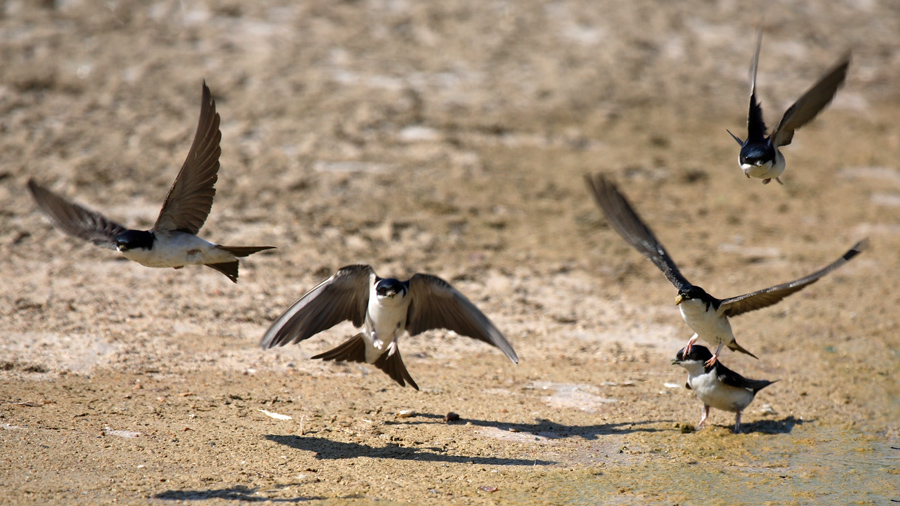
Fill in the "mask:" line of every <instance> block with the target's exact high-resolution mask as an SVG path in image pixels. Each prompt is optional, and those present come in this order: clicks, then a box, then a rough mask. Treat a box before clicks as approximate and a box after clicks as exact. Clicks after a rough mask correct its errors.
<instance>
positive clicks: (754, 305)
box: [585, 174, 868, 365]
mask: <svg viewBox="0 0 900 506" xmlns="http://www.w3.org/2000/svg"><path fill="white" fill-rule="evenodd" d="M585 179H586V181H587V184H588V188H589V189H590V190H591V194H592V195H593V196H594V200H596V202H597V205H599V206H600V209H602V210H603V214H605V215H606V220H607V221H608V222H609V224H610V225H612V227H613V228H614V229H616V231H617V232H619V235H621V236H622V238H623V239H625V242H627V243H628V244H630V245H631V246H633V247H634V249H636V250H638V251H639V252H641V253H642V254H643V255H644V256H645V257H647V258H649V259H650V261H651V262H653V264H654V265H656V267H658V268H659V270H661V271H662V272H663V274H665V276H666V278H667V279H668V280H669V281H670V282H671V283H672V284H673V285H675V288H676V289H677V290H678V296H677V297H676V298H675V304H677V305H678V307H679V309H680V310H681V317H682V318H683V319H684V322H685V323H687V324H688V326H689V327H690V328H691V329H693V331H694V332H695V333H694V335H693V337H691V339H690V340H689V341H688V343H687V346H685V349H686V350H687V352H688V353H690V352H691V346H692V345H693V344H694V343H695V342H696V341H697V338H698V337H699V338H700V339H703V340H704V341H706V342H708V343H710V344H714V345H716V352H715V353H713V354H712V356H711V358H710V359H709V363H708V364H707V365H712V364H714V363H715V362H716V359H717V358H718V357H719V353H720V352H721V351H722V346H723V345H724V346H727V347H728V348H729V349H731V350H734V351H739V352H741V353H746V354H747V355H750V356H751V357H753V358H757V357H756V355H754V354H752V353H750V352H749V351H747V350H745V349H744V348H742V347H741V346H740V345H738V343H737V342H736V341H735V340H734V333H733V332H732V330H731V323H729V321H728V318H730V317H732V316H737V315H740V314H744V313H747V312H750V311H755V310H757V309H762V308H764V307H768V306H771V305H773V304H775V303H777V302H779V301H781V299H783V298H785V297H787V296H788V295H791V294H792V293H795V292H798V291H800V290H802V289H804V288H806V287H807V286H809V285H811V284H813V283H815V282H816V281H818V280H819V278H821V277H822V276H824V275H826V274H828V273H829V272H831V271H833V270H835V269H837V268H838V267H840V266H842V265H844V264H845V263H847V262H848V261H849V260H850V259H851V258H853V257H855V256H856V255H858V254H859V253H860V252H862V251H864V250H865V249H866V247H868V239H863V240H862V241H860V242H858V243H856V244H855V245H853V247H852V248H850V250H849V251H847V252H846V253H844V254H843V255H842V256H841V257H840V258H838V259H837V260H835V261H834V262H832V263H830V264H828V265H827V266H826V267H824V268H823V269H820V270H818V271H816V272H814V273H812V274H810V275H808V276H804V277H802V278H800V279H795V280H794V281H789V282H787V283H782V284H780V285H776V286H773V287H770V288H765V289H763V290H757V291H755V292H751V293H748V294H744V295H738V296H737V297H730V298H727V299H717V298H715V297H713V296H712V295H710V294H708V293H706V291H705V290H703V288H700V287H699V286H696V285H692V284H691V283H690V282H689V281H688V280H687V279H686V278H685V277H684V276H683V275H682V274H681V271H679V270H678V266H677V265H675V262H674V261H673V260H672V258H671V257H670V256H669V254H668V253H667V252H666V249H665V248H664V247H663V245H662V243H660V242H659V240H657V239H656V236H655V235H653V231H652V230H650V227H648V226H647V225H646V224H644V222H643V221H641V218H640V217H639V216H638V215H637V213H636V212H635V211H634V209H633V208H632V207H631V204H629V203H628V200H626V199H625V196H624V195H622V194H621V193H619V190H618V188H616V185H614V184H613V183H612V182H609V181H607V180H606V178H604V177H603V176H602V175H600V174H597V175H596V176H594V177H591V176H590V175H587V176H585Z"/></svg>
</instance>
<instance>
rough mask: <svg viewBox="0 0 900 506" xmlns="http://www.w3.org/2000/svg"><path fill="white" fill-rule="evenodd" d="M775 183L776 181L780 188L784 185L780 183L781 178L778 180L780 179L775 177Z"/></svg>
mask: <svg viewBox="0 0 900 506" xmlns="http://www.w3.org/2000/svg"><path fill="white" fill-rule="evenodd" d="M775 181H778V184H780V185H781V186H784V183H782V182H781V178H780V177H776V178H775Z"/></svg>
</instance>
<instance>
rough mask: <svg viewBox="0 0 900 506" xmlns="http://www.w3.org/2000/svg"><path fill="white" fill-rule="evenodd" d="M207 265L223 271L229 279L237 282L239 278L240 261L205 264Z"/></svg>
mask: <svg viewBox="0 0 900 506" xmlns="http://www.w3.org/2000/svg"><path fill="white" fill-rule="evenodd" d="M204 265H206V266H207V267H212V268H213V269H215V270H217V271H219V272H221V273H222V274H224V275H226V276H228V279H230V280H231V281H233V282H235V283H237V278H238V261H237V260H235V261H234V262H224V263H220V264H204Z"/></svg>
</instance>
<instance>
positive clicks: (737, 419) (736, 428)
mask: <svg viewBox="0 0 900 506" xmlns="http://www.w3.org/2000/svg"><path fill="white" fill-rule="evenodd" d="M740 432H741V412H740V411H738V412H737V415H736V416H735V417H734V433H735V434H740Z"/></svg>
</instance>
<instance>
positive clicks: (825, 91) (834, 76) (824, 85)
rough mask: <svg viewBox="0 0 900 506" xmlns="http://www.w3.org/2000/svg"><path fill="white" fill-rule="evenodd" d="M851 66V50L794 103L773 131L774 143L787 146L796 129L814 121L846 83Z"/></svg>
mask: <svg viewBox="0 0 900 506" xmlns="http://www.w3.org/2000/svg"><path fill="white" fill-rule="evenodd" d="M849 66H850V52H849V51H847V52H846V53H844V55H843V56H841V58H840V59H839V60H838V62H837V63H836V64H835V65H834V66H833V67H832V68H831V69H830V70H828V72H826V73H825V75H824V76H822V78H820V79H819V82H817V83H816V84H814V85H813V86H812V87H811V88H810V89H809V90H807V91H806V93H804V94H803V96H801V97H800V98H799V99H797V101H796V102H794V105H792V106H790V107H789V108H788V110H787V111H786V112H785V113H784V116H782V117H781V121H780V122H779V123H778V127H777V128H776V129H775V131H774V132H773V133H772V139H773V144H775V145H776V146H787V145H788V144H790V143H791V140H792V139H793V138H794V130H796V129H798V128H800V127H802V126H803V125H805V124H807V123H809V122H810V121H812V119H813V118H815V117H816V115H817V114H819V111H821V110H822V109H824V108H825V106H826V105H828V104H829V103H830V102H831V100H832V99H833V98H834V94H835V93H837V90H838V88H840V87H841V85H842V84H844V80H845V79H846V78H847V68H848V67H849Z"/></svg>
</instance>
